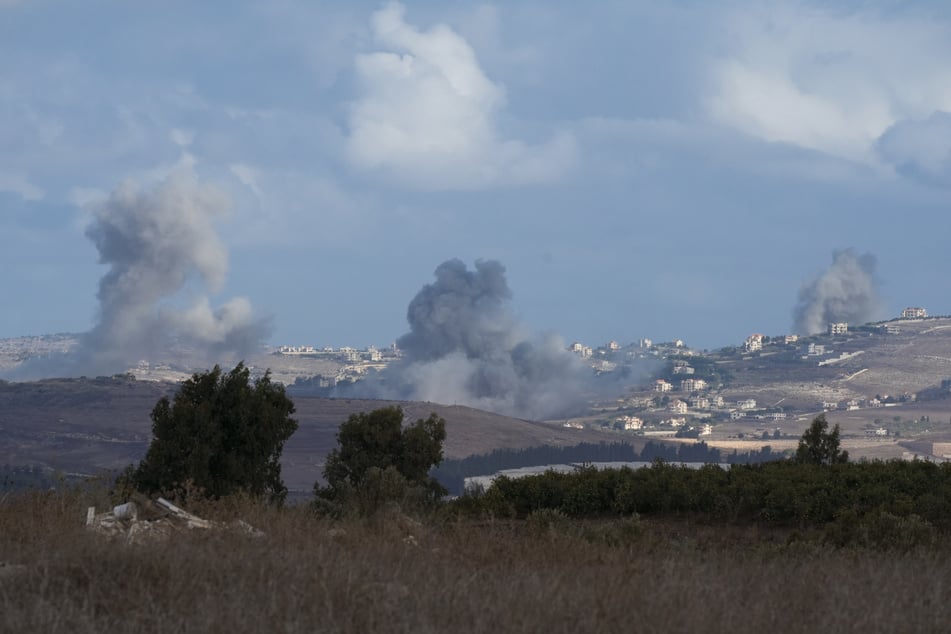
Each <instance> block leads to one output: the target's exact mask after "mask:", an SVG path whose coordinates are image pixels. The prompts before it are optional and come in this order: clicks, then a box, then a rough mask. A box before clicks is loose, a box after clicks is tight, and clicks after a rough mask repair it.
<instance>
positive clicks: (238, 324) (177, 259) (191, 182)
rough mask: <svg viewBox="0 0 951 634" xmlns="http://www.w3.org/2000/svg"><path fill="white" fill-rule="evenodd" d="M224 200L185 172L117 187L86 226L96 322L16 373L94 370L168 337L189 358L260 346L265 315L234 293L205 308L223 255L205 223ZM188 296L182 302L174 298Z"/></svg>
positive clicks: (222, 268)
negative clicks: (63, 351)
mask: <svg viewBox="0 0 951 634" xmlns="http://www.w3.org/2000/svg"><path fill="white" fill-rule="evenodd" d="M228 205H229V203H228V200H227V198H226V197H225V195H224V194H223V193H222V192H220V191H219V190H217V189H215V188H214V187H211V186H207V185H201V184H199V183H198V182H197V181H196V179H195V177H194V176H193V175H192V174H191V173H188V172H176V173H173V174H172V175H170V176H168V177H167V178H166V179H165V180H164V181H163V182H162V183H160V184H159V185H158V186H157V187H155V188H154V189H152V190H146V191H143V190H140V189H139V188H138V187H137V186H136V185H135V184H134V183H132V182H126V183H124V184H122V185H121V186H119V187H118V188H117V189H116V190H115V191H114V192H113V193H112V194H111V196H110V197H109V199H108V200H107V201H106V202H105V203H103V204H102V205H101V206H99V207H98V208H97V209H96V210H95V212H94V214H93V218H92V222H91V224H90V225H89V227H88V228H87V230H86V237H88V238H89V239H90V240H91V241H92V242H93V244H94V245H95V247H96V249H97V250H98V252H99V261H100V262H101V263H102V264H105V265H107V266H108V270H107V272H106V274H105V275H104V276H103V277H102V279H101V280H100V281H99V292H98V295H97V297H98V300H99V310H98V319H97V322H96V325H95V326H94V327H93V328H92V330H90V331H89V332H86V333H84V334H83V335H82V336H81V337H80V340H79V346H78V349H77V350H75V351H73V352H70V353H69V354H68V355H64V356H63V357H61V358H56V359H42V360H35V361H34V362H33V363H29V362H28V363H27V364H25V365H24V366H21V368H20V371H19V372H18V373H17V374H18V375H19V378H38V377H40V376H49V375H57V376H76V375H79V374H86V375H92V376H95V375H101V374H113V373H116V372H121V371H125V370H126V369H128V368H129V367H130V366H133V365H134V364H135V363H136V362H137V361H139V360H140V359H152V360H154V359H156V357H158V356H160V355H161V353H162V352H163V351H167V350H168V346H169V345H170V344H172V343H175V344H179V345H180V346H181V347H182V348H183V349H185V350H188V351H190V352H191V353H192V355H193V357H194V359H192V360H193V361H196V362H208V361H210V360H215V361H217V360H219V358H221V357H228V358H232V357H234V356H241V355H245V354H247V353H249V352H251V351H253V350H254V349H255V348H257V347H258V346H259V345H260V342H261V341H262V339H263V337H264V336H266V334H267V332H268V323H267V321H262V320H259V319H256V318H255V317H254V315H253V313H252V309H251V304H250V302H249V301H248V300H247V299H245V298H243V297H238V298H235V299H232V300H230V301H228V302H227V303H225V304H224V305H222V306H221V307H220V308H218V309H213V308H212V306H211V301H210V299H209V297H208V293H214V292H217V291H219V290H220V289H221V287H222V285H223V284H224V281H225V276H226V273H227V270H228V255H227V252H226V250H225V247H224V245H223V244H222V243H221V241H220V240H219V239H218V236H217V234H216V232H215V228H214V225H213V221H214V219H215V218H217V217H219V216H221V215H223V214H225V213H226V212H227V211H228ZM180 294H184V295H187V296H190V297H191V304H190V306H187V307H186V308H179V307H175V306H173V305H172V304H171V303H169V302H170V301H174V300H175V299H176V296H178V295H180Z"/></svg>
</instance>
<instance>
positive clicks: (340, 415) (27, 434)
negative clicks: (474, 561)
mask: <svg viewBox="0 0 951 634" xmlns="http://www.w3.org/2000/svg"><path fill="white" fill-rule="evenodd" d="M176 387H177V386H176V384H173V383H157V382H152V381H136V380H132V379H130V378H98V379H48V380H44V381H36V382H28V383H0V464H10V465H43V466H46V467H50V468H54V469H58V470H60V471H63V472H65V473H84V474H89V473H95V472H97V471H99V470H102V469H120V468H123V467H125V466H126V465H128V464H129V463H132V462H137V461H138V460H140V459H141V458H142V456H144V455H145V451H146V448H147V447H148V442H149V439H150V438H151V421H150V419H149V414H150V413H151V411H152V408H153V407H154V406H155V403H156V402H157V401H158V400H159V399H160V398H161V397H162V396H170V395H172V394H174V392H175V389H176ZM294 403H295V405H296V407H297V412H296V414H295V418H296V419H297V421H298V423H299V428H298V430H297V432H296V433H295V434H294V435H293V436H292V437H291V439H290V440H289V441H288V442H287V445H286V446H285V448H284V453H283V465H284V480H285V482H286V484H287V486H288V488H290V489H291V490H297V491H304V490H310V488H311V487H312V486H313V483H314V481H315V480H317V479H318V478H319V477H320V472H321V471H322V469H323V462H324V458H325V456H326V455H327V453H329V451H330V450H331V449H332V448H333V447H334V445H335V442H336V441H335V434H336V431H337V426H338V425H339V424H340V423H342V422H343V421H345V420H346V419H347V417H348V416H349V415H350V414H353V413H356V412H364V411H370V410H373V409H376V408H379V407H385V406H387V405H401V406H402V407H403V409H404V411H405V413H406V419H407V420H409V421H413V420H416V419H417V418H425V417H426V416H429V414H430V413H431V412H435V413H436V414H438V415H439V416H441V417H443V418H445V419H446V427H447V438H446V443H445V452H444V453H445V456H446V457H447V458H463V457H465V456H469V455H473V454H482V453H488V452H491V451H492V450H494V449H500V448H513V449H517V448H524V447H533V446H538V445H557V446H565V445H575V444H578V443H581V442H600V441H616V440H618V438H617V437H616V436H613V435H609V434H606V433H602V432H598V431H594V430H580V429H569V428H565V427H561V426H559V425H555V424H547V423H540V422H534V421H527V420H520V419H515V418H508V417H505V416H499V415H497V414H492V413H490V412H484V411H480V410H476V409H472V408H469V407H462V406H458V405H453V406H446V405H439V404H436V403H413V402H410V403H399V402H395V401H375V400H359V399H330V398H321V397H309V396H294Z"/></svg>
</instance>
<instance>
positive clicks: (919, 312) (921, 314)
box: [901, 306, 928, 319]
mask: <svg viewBox="0 0 951 634" xmlns="http://www.w3.org/2000/svg"><path fill="white" fill-rule="evenodd" d="M927 316H928V311H927V310H925V309H924V308H921V307H920V306H909V307H908V308H906V309H905V310H903V311H901V318H902V319H924V318H925V317H927Z"/></svg>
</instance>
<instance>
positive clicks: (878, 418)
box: [0, 318, 951, 491]
mask: <svg viewBox="0 0 951 634" xmlns="http://www.w3.org/2000/svg"><path fill="white" fill-rule="evenodd" d="M891 325H892V326H897V328H898V329H899V332H898V333H897V334H895V333H894V332H893V333H892V334H885V332H884V330H883V329H880V328H872V327H868V328H866V329H865V330H858V331H854V332H850V333H849V334H848V335H843V336H836V337H828V336H817V337H812V338H809V339H807V340H805V341H802V340H801V341H800V342H798V343H797V344H795V345H793V346H783V345H770V346H767V347H766V348H764V350H763V351H762V353H754V354H752V355H735V356H732V357H723V358H720V359H719V361H718V364H719V365H721V366H722V367H724V368H728V369H729V371H730V372H731V373H732V375H733V379H732V381H731V382H730V384H729V385H728V386H727V387H726V388H724V389H722V390H721V391H720V392H719V394H720V395H721V396H723V397H724V399H726V400H727V401H732V402H735V401H737V400H739V399H747V398H753V399H756V401H757V403H758V405H759V407H770V406H780V407H785V408H789V409H788V410H787V411H788V417H787V418H786V419H785V420H782V421H768V420H750V419H743V420H738V421H723V422H719V423H717V424H716V425H715V426H714V428H713V433H712V434H711V435H709V436H705V437H703V438H701V440H702V441H704V442H706V443H707V444H709V445H712V446H715V447H719V448H721V449H724V450H726V451H733V450H734V449H736V450H737V451H739V452H744V451H748V450H751V449H758V448H760V447H762V446H763V445H767V444H768V445H770V446H771V447H772V448H773V450H774V451H783V450H787V449H794V448H795V446H796V444H797V440H798V437H799V436H800V435H801V434H802V432H803V430H805V429H806V427H807V426H808V425H809V423H810V421H811V420H812V418H814V417H815V416H816V415H817V414H818V413H820V412H821V411H822V409H821V403H822V402H827V401H832V402H838V403H844V402H846V401H849V400H851V399H858V400H862V399H866V400H867V399H871V398H873V397H875V396H881V397H883V398H884V397H885V396H893V397H896V398H897V397H903V398H905V400H904V401H903V402H901V403H896V404H894V405H893V406H890V407H864V406H863V407H861V408H859V409H851V410H849V409H837V410H834V411H830V412H828V413H827V418H828V419H829V421H830V422H831V423H837V424H839V425H840V426H841V428H842V436H843V446H844V447H845V448H846V449H847V450H848V451H849V452H850V454H851V455H852V456H853V458H858V457H867V458H882V459H887V458H899V457H909V456H911V455H920V456H935V457H938V458H941V457H943V456H945V455H949V454H951V393H949V390H948V389H942V388H941V383H942V381H944V380H946V379H951V318H933V319H926V320H916V321H911V320H907V321H895V322H891ZM7 341H10V340H7ZM809 341H812V342H816V343H822V344H824V345H826V347H827V349H831V350H832V351H833V352H832V354H831V355H826V356H824V357H822V358H821V359H819V358H815V357H808V358H805V357H804V356H803V350H802V348H803V347H804V345H806V343H808V342H809ZM0 343H3V342H0ZM54 343H55V344H56V345H63V344H62V342H61V341H60V340H54ZM44 345H49V343H48V342H46V343H45V344H44ZM0 348H2V346H0ZM843 353H845V354H846V357H845V358H841V359H840V355H842V354H843ZM830 359H831V360H832V362H829V360H830ZM820 360H822V361H823V362H824V363H823V365H821V366H820V365H819V361H820ZM252 361H253V365H256V366H258V367H271V366H273V367H274V377H275V379H277V380H282V381H285V382H288V383H290V382H293V380H294V378H295V377H297V376H301V377H304V376H307V375H308V373H310V374H313V373H314V368H315V366H314V365H313V362H310V361H307V360H305V359H286V358H281V357H279V356H277V355H262V356H261V358H258V359H253V360H252ZM321 363H324V362H321ZM325 365H327V367H326V368H324V367H323V366H321V367H320V368H318V369H319V370H321V371H325V372H327V373H331V372H332V371H333V370H334V367H332V364H330V365H328V364H325ZM166 367H167V366H166ZM162 372H169V373H170V374H169V376H166V377H164V378H165V379H166V380H164V381H161V380H160V381H153V380H134V379H132V378H131V377H127V378H123V377H113V378H97V379H88V378H84V379H49V380H44V381H37V382H26V383H2V382H0V464H10V465H43V466H47V467H50V468H54V469H58V470H60V471H63V472H66V473H93V472H95V471H97V470H101V469H118V468H122V467H124V466H125V465H128V464H129V463H132V462H136V461H137V460H139V459H141V457H142V456H143V455H144V453H145V450H146V448H147V446H148V441H149V438H150V434H151V423H150V420H149V413H150V412H151V410H152V408H153V407H154V405H155V403H156V401H157V400H158V399H159V398H160V397H162V396H165V395H171V394H173V393H174V391H175V388H176V383H174V382H173V381H171V379H173V378H179V376H181V377H184V376H187V374H185V373H184V372H182V371H179V370H174V371H173V370H163V369H162V368H161V367H153V368H151V369H150V370H149V371H148V372H146V373H145V376H148V377H149V378H163V375H162ZM176 372H177V373H176ZM671 396H672V397H677V398H683V396H682V395H680V394H677V393H673V394H672V395H671ZM908 397H914V400H911V399H910V398H908ZM294 401H295V403H296V406H297V414H296V418H297V419H298V421H299V423H300V428H299V430H298V432H297V433H296V434H295V435H294V436H293V437H292V438H291V440H290V441H289V442H288V443H287V446H286V448H285V451H284V459H283V461H284V467H285V470H284V473H285V481H286V482H287V484H288V486H289V488H291V489H292V490H298V491H303V490H309V489H310V487H311V486H312V484H313V482H314V481H315V480H316V479H317V478H318V477H319V474H320V472H321V470H322V466H323V461H324V458H325V456H326V455H327V453H328V452H329V451H330V449H331V448H332V447H333V446H334V443H335V433H336V429H337V426H338V425H339V424H340V423H341V422H343V421H344V420H346V418H347V416H349V415H350V414H352V413H355V412H360V411H369V410H372V409H375V408H377V407H382V406H385V405H390V404H393V403H392V402H388V401H373V400H357V399H329V398H320V397H312V396H300V395H295V396H294ZM400 405H402V406H403V408H404V410H405V411H406V417H407V419H408V420H415V419H417V418H421V417H425V416H428V415H429V414H430V413H431V412H436V413H437V414H438V415H440V416H442V417H443V418H445V419H446V421H447V427H448V438H447V441H446V445H445V455H446V457H447V458H462V457H465V456H468V455H475V454H483V453H487V452H490V451H492V450H495V449H501V448H513V449H517V448H525V447H530V446H538V445H558V446H565V445H574V444H577V443H580V442H600V441H607V442H614V441H625V442H630V443H631V444H634V445H637V446H641V445H642V444H643V443H644V442H646V440H647V438H645V437H644V436H637V435H634V434H630V433H620V432H608V431H604V432H602V431H596V430H595V429H572V428H568V427H564V426H562V424H561V423H560V422H550V423H543V422H533V421H527V420H520V419H514V418H509V417H505V416H500V415H497V414H492V413H489V412H484V411H479V410H475V409H471V408H468V407H462V406H446V405H439V404H435V403H400ZM606 415H607V416H611V415H612V414H611V413H610V411H609V410H602V413H601V414H600V415H597V416H592V417H588V418H590V419H591V420H595V419H597V418H599V417H600V418H604V416H606ZM584 420H586V419H584ZM879 428H887V430H888V432H889V433H888V435H887V436H885V437H876V436H869V435H868V434H869V430H873V429H879ZM777 433H778V434H779V437H775V434H777ZM764 434H766V435H767V436H768V438H763V435H764ZM664 442H697V441H696V440H688V439H672V438H665V439H664Z"/></svg>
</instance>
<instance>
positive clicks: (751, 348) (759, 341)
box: [743, 333, 763, 352]
mask: <svg viewBox="0 0 951 634" xmlns="http://www.w3.org/2000/svg"><path fill="white" fill-rule="evenodd" d="M743 348H744V349H745V350H746V351H747V352H758V351H759V350H762V349H763V335H761V334H759V333H753V334H752V335H750V336H749V337H747V338H746V342H745V343H744V344H743Z"/></svg>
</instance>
